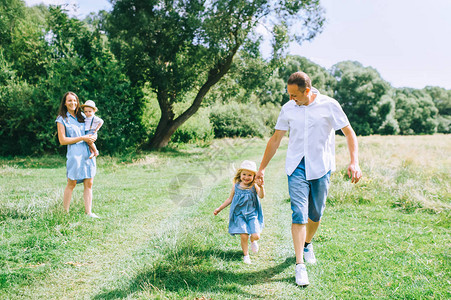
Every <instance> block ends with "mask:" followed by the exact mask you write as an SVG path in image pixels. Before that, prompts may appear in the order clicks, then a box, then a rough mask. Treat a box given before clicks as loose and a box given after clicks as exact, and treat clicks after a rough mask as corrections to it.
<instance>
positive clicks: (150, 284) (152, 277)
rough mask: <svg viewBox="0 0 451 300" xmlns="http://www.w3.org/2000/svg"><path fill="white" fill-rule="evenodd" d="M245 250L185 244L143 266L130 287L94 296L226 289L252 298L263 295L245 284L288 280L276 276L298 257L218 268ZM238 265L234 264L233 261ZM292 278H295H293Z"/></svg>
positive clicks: (106, 297)
mask: <svg viewBox="0 0 451 300" xmlns="http://www.w3.org/2000/svg"><path fill="white" fill-rule="evenodd" d="M241 260H242V253H241V251H221V250H216V249H211V250H195V249H193V248H189V247H187V248H182V249H178V250H177V251H176V252H173V253H170V254H168V255H167V256H166V257H164V258H163V259H161V260H160V261H158V262H156V263H155V264H153V266H151V267H149V268H146V269H143V270H142V271H141V272H140V273H139V274H138V275H137V276H135V277H134V278H132V279H131V280H130V283H129V285H128V286H127V287H124V288H122V289H121V288H119V289H114V290H110V291H105V292H103V293H100V294H98V295H96V296H95V297H94V299H118V298H127V297H129V296H130V295H132V294H134V293H136V292H140V291H150V292H155V293H157V294H159V293H166V292H171V293H174V292H175V293H180V296H181V295H186V294H187V293H190V292H194V293H205V292H213V293H225V294H228V295H233V294H234V295H241V296H244V297H249V298H252V299H254V298H263V296H260V295H255V294H252V293H249V292H247V291H244V290H242V289H241V287H246V286H251V285H255V284H261V283H265V282H273V281H288V278H283V279H280V280H279V279H273V278H272V277H274V276H276V275H277V274H280V273H282V272H283V271H284V270H285V269H286V268H287V267H289V266H292V265H293V264H294V262H295V258H294V257H290V258H287V259H286V260H285V261H284V262H282V263H280V264H278V265H275V266H273V267H269V268H265V269H262V270H259V271H246V269H247V268H248V267H247V266H245V265H242V267H239V268H237V270H236V271H234V270H231V271H226V270H224V268H221V269H218V267H217V266H218V263H220V262H221V261H226V262H230V263H233V262H237V263H240V264H241ZM231 266H232V268H230V269H235V267H234V265H231ZM291 282H294V279H293V278H291Z"/></svg>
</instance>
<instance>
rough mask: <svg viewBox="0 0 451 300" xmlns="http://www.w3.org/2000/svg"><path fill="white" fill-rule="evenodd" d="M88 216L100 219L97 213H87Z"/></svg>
mask: <svg viewBox="0 0 451 300" xmlns="http://www.w3.org/2000/svg"><path fill="white" fill-rule="evenodd" d="M87 216H88V217H90V218H94V219H100V217H99V216H98V215H96V214H95V213H90V214H87Z"/></svg>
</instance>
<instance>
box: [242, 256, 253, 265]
mask: <svg viewBox="0 0 451 300" xmlns="http://www.w3.org/2000/svg"><path fill="white" fill-rule="evenodd" d="M243 262H244V263H245V264H247V265H250V264H251V263H252V262H251V258H250V257H249V255H245V256H243Z"/></svg>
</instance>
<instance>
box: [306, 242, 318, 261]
mask: <svg viewBox="0 0 451 300" xmlns="http://www.w3.org/2000/svg"><path fill="white" fill-rule="evenodd" d="M304 261H305V262H306V263H308V264H316V257H315V253H314V252H313V245H312V244H308V246H307V247H305V248H304Z"/></svg>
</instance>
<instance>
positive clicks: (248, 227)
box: [229, 182, 263, 235]
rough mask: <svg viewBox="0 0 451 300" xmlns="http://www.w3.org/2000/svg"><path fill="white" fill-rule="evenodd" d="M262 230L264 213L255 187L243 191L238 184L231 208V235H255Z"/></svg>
mask: <svg viewBox="0 0 451 300" xmlns="http://www.w3.org/2000/svg"><path fill="white" fill-rule="evenodd" d="M262 229H263V211H262V206H261V203H260V200H259V199H258V196H257V191H256V190H255V186H253V187H252V188H250V189H242V188H240V183H239V182H238V183H236V184H235V194H234V195H233V199H232V204H231V206H230V214H229V233H230V234H232V235H234V234H241V233H247V234H253V233H260V232H261V231H262Z"/></svg>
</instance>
